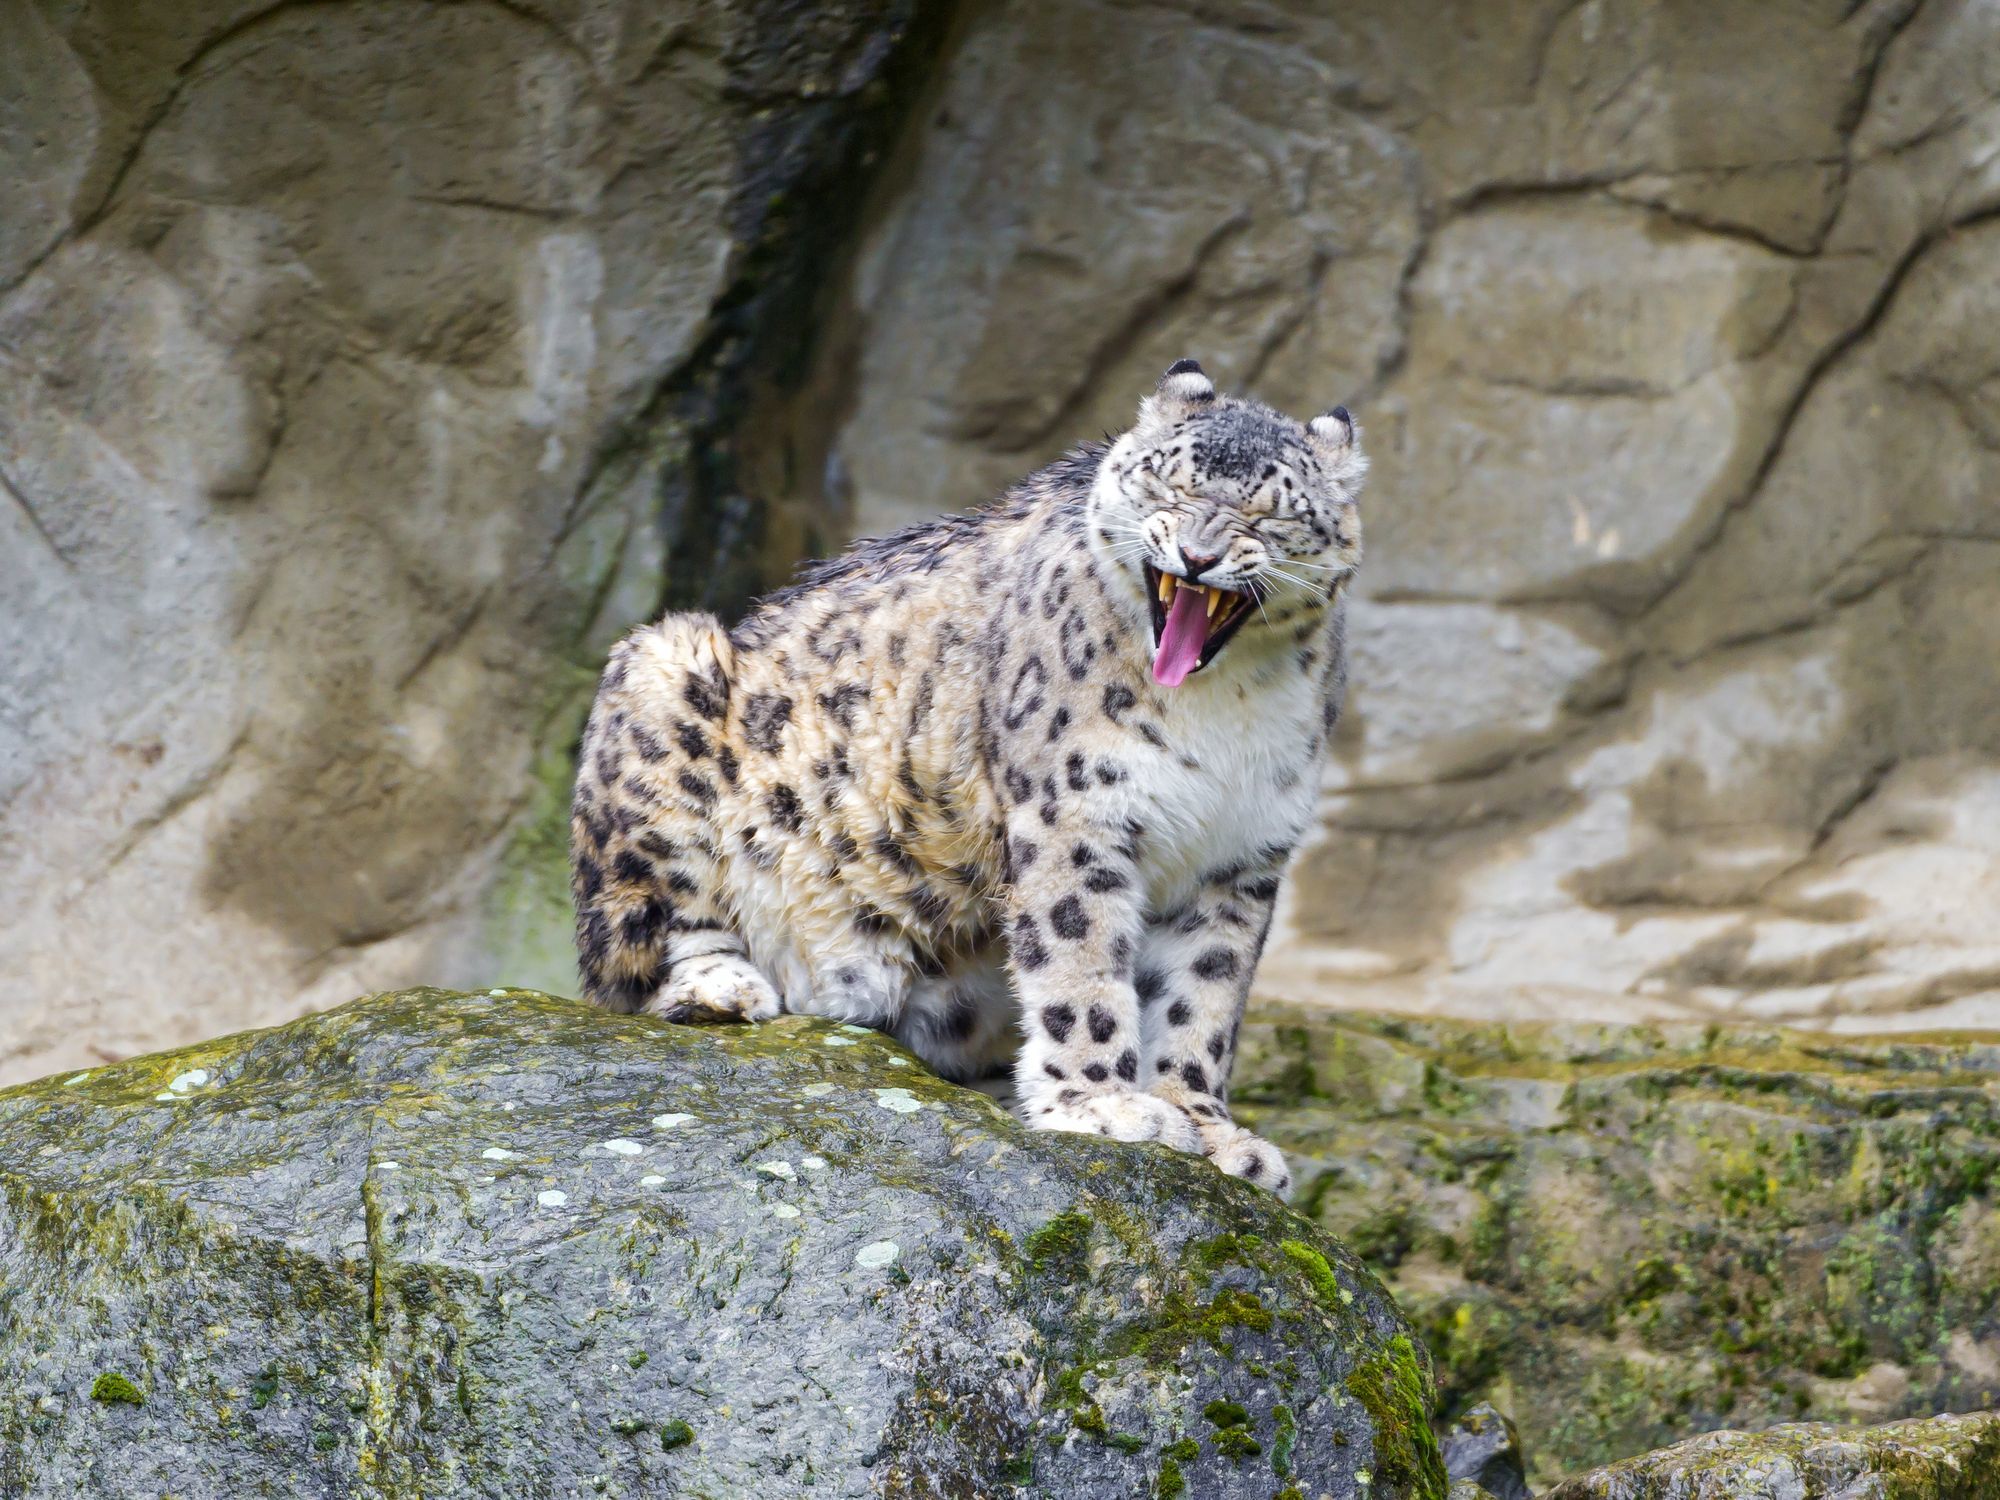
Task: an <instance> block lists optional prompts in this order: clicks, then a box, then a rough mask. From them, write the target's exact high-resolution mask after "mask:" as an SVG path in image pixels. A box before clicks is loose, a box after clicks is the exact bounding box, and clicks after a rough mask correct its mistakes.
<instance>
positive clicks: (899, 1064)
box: [889, 1057, 910, 1068]
mask: <svg viewBox="0 0 2000 1500" xmlns="http://www.w3.org/2000/svg"><path fill="white" fill-rule="evenodd" d="M909 1065H910V1060H909V1059H908V1058H907V1057H892V1058H890V1059H889V1066H890V1067H892V1068H907V1067H908V1066H909Z"/></svg>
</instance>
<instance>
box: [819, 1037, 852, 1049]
mask: <svg viewBox="0 0 2000 1500" xmlns="http://www.w3.org/2000/svg"><path fill="white" fill-rule="evenodd" d="M820 1045H821V1046H822V1047H858V1046H859V1045H860V1043H859V1042H857V1041H855V1040H854V1038H853V1037H851V1036H829V1037H822V1038H821V1039H820Z"/></svg>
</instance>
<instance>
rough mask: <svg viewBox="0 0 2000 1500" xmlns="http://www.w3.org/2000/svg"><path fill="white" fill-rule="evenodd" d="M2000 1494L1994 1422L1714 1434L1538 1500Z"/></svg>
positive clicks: (1975, 1498)
mask: <svg viewBox="0 0 2000 1500" xmlns="http://www.w3.org/2000/svg"><path fill="white" fill-rule="evenodd" d="M1994 1494H2000V1413H1996V1412H1979V1413H1974V1414H1972V1415H1970V1416H1942V1417H1933V1418H1930V1419H1928V1420H1924V1421H1914V1422H1892V1423H1885V1424H1883V1425H1881V1426H1877V1427H1865V1428H1861V1429H1859V1430H1855V1429H1853V1428H1841V1427H1829V1426H1825V1425H1822V1424H1816V1423H1796V1424H1787V1425H1785V1426H1782V1427H1774V1428H1771V1429H1769V1430H1768V1431H1765V1432H1754V1433H1745V1432H1710V1433H1704V1434H1703V1435H1702V1436H1700V1437H1698V1438H1691V1439H1689V1440H1688V1441H1687V1442H1685V1443H1678V1444H1676V1445H1675V1446H1674V1447H1672V1448H1668V1449H1666V1450H1665V1451H1664V1452H1660V1453H1649V1454H1647V1455H1646V1456H1645V1457H1643V1458H1635V1459H1631V1460H1628V1461H1627V1462H1625V1463H1619V1464H1612V1465H1611V1466H1610V1467H1608V1468H1604V1469H1599V1470H1597V1471H1595V1472H1593V1473H1590V1474H1583V1475H1579V1476H1578V1477H1577V1478H1575V1479H1571V1480H1569V1481H1567V1482H1565V1483H1563V1484H1559V1485H1557V1486H1556V1487H1555V1488H1554V1489H1552V1490H1550V1491H1549V1492H1548V1494H1547V1495H1546V1496H1545V1497H1544V1500H1862V1497H1866V1500H1983V1497H1985V1496H1988V1495H1994Z"/></svg>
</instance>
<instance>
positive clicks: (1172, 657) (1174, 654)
mask: <svg viewBox="0 0 2000 1500" xmlns="http://www.w3.org/2000/svg"><path fill="white" fill-rule="evenodd" d="M1207 641H1208V606H1207V604H1206V602H1205V601H1204V600H1203V598H1202V596H1201V594H1200V593H1199V592H1198V591H1197V590H1195V589H1184V588H1182V587H1181V586H1180V585H1178V584H1176V585H1175V586H1174V602H1173V604H1172V606H1171V607H1169V608H1168V610H1167V623H1166V624H1165V625H1164V626H1162V627H1161V628H1160V649H1159V650H1158V651H1156V652H1154V653H1153V681H1155V682H1157V683H1158V684H1159V685H1160V686H1161V687H1179V686H1180V685H1181V684H1182V683H1183V682H1185V681H1187V675H1188V673H1190V672H1192V671H1193V670H1194V669H1195V668H1196V667H1197V666H1199V665H1200V664H1201V648H1202V646H1203V645H1204V644H1206V643H1207Z"/></svg>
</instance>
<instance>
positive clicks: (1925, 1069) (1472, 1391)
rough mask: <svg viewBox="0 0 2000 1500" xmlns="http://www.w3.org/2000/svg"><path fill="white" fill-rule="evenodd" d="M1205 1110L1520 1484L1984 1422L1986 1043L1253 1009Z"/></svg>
mask: <svg viewBox="0 0 2000 1500" xmlns="http://www.w3.org/2000/svg"><path fill="white" fill-rule="evenodd" d="M1237 1098H1238V1101H1239V1111H1240V1113H1242V1114H1243V1116H1244V1117H1245V1119H1246V1120H1247V1121H1248V1122H1250V1123H1251V1124H1253V1125H1254V1127H1255V1128H1257V1129H1258V1130H1260V1131H1263V1132H1265V1133H1266V1134H1268V1135H1269V1136H1271V1138H1272V1139H1274V1140H1276V1141H1277V1142H1278V1143H1279V1144H1280V1145H1281V1146H1283V1147H1284V1148H1285V1149H1286V1150H1287V1152H1288V1153H1289V1154H1290V1155H1291V1157H1292V1160H1293V1167H1294V1171H1295V1173H1296V1176H1297V1179H1298V1183H1299V1187H1298V1190H1297V1193H1296V1194H1295V1198H1294V1203H1295V1206H1296V1207H1297V1208H1299V1209H1300V1210H1301V1211H1302V1212H1304V1213H1305V1214H1306V1215H1307V1216H1308V1217H1310V1218H1312V1219H1314V1220H1315V1221H1316V1222H1317V1223H1318V1224H1319V1225H1320V1226H1321V1227H1322V1228H1324V1229H1326V1230H1327V1231H1328V1232H1330V1233H1332V1234H1335V1235H1337V1236H1339V1237H1340V1238H1341V1240H1342V1241H1343V1242H1344V1243H1346V1244H1348V1245H1349V1246H1351V1247H1352V1248H1353V1249H1354V1250H1355V1252H1356V1253H1357V1254H1359V1255H1360V1256H1361V1257H1362V1258H1363V1259H1364V1260H1365V1261H1366V1262H1368V1263H1369V1264H1370V1265H1371V1266H1372V1268H1373V1269H1375V1270H1376V1271H1378V1272H1380V1273H1381V1274H1382V1275H1383V1276H1384V1278H1385V1279H1386V1280H1387V1281H1388V1282H1389V1285H1390V1287H1391V1288H1392V1290H1394V1291H1395V1293H1396V1295H1397V1296H1398V1298H1399V1299H1400V1300H1401V1301H1402V1303H1403V1305H1404V1306H1405V1307H1406V1308H1408V1309H1409V1310H1410V1312H1411V1313H1412V1315H1413V1316H1414V1317H1416V1318H1417V1319H1418V1322H1419V1325H1420V1326H1421V1327H1422V1329H1423V1331H1424V1333H1425V1335H1426V1337H1427V1338H1428V1340H1429V1345H1430V1349H1431V1352H1432V1354H1433V1356H1434V1357H1435V1359H1436V1360H1437V1373H1438V1383H1439V1397H1440V1406H1441V1409H1442V1415H1443V1416H1444V1417H1445V1418H1446V1419H1447V1420H1449V1419H1450V1418H1452V1417H1454V1416H1456V1415H1458V1414H1459V1413H1460V1412H1461V1411H1463V1410H1465V1409H1466V1408H1468V1407H1470V1406H1472V1405H1473V1404H1475V1403H1477V1402H1479V1401H1481V1400H1484V1399H1488V1398H1490V1399H1491V1400H1492V1401H1493V1402H1494V1403H1495V1404H1496V1405H1497V1406H1498V1407H1499V1408H1500V1409H1501V1410H1503V1411H1505V1412H1507V1413H1508V1414H1509V1415H1510V1416H1512V1417H1513V1418H1514V1419H1515V1420H1516V1421H1517V1422H1518V1423H1519V1424H1520V1428H1521V1432H1522V1436H1523V1438H1524V1440H1525V1444H1526V1448H1527V1453H1528V1457H1529V1460H1530V1464H1531V1474H1530V1477H1531V1478H1533V1479H1534V1480H1535V1482H1536V1483H1537V1484H1546V1483H1547V1482H1549V1481H1550V1480H1552V1479H1554V1478H1556V1477H1558V1476H1560V1475H1562V1474H1565V1473H1575V1472H1577V1471H1579V1470H1583V1469H1586V1468H1589V1467H1591V1466H1592V1465H1596V1464H1602V1463H1608V1462H1610V1461H1612V1460H1615V1459H1619V1458H1623V1457H1625V1456H1627V1455H1630V1454H1633V1453H1641V1452H1644V1451H1646V1450H1648V1449H1652V1448H1658V1447H1661V1446H1663V1445H1665V1444H1668V1443H1671V1442H1674V1441H1677V1440H1679V1439H1682V1438H1686V1437H1688V1436H1690V1435H1691V1434H1694V1433H1698V1432H1703V1431H1706V1430H1709V1429H1714V1428H1722V1427H1739V1428H1763V1427H1768V1426H1771V1425H1772V1424H1774V1423H1780V1422H1789V1421H1794V1420H1801V1419H1810V1420H1826V1421H1836V1422H1847V1423H1866V1422H1876V1421H1883V1420H1889V1419H1895V1418H1902V1417H1914V1416H1928V1415H1931V1414H1933V1413H1935V1412H1939V1411H1961V1412H1962V1411H1975V1410H1981V1409H1984V1408H1988V1407H1993V1406H1996V1405H2000V1201H1996V1195H1995V1172H1996V1169H2000V1038H1994V1037H1981V1036H1974V1035H1965V1036H1949V1035H1928V1036H1892V1037H1854V1036H1827V1035H1815V1034H1810V1033H1802V1032H1787V1031H1783V1030H1775V1029H1762V1030H1760V1029H1744V1030H1728V1031H1724V1030H1721V1029H1719V1028H1704V1027H1699V1026H1689V1027H1617V1026H1594V1025H1593V1026H1581V1025H1479V1024H1475V1023H1455V1022H1443V1021H1431V1020H1408V1019H1395V1018H1386V1017H1366V1016H1354V1017H1329V1016H1327V1015H1326V1013H1325V1012H1319V1013H1317V1014H1313V1013H1308V1012H1305V1011H1289V1010H1282V1009H1270V1010H1265V1011H1263V1012H1262V1013H1261V1015H1259V1016H1257V1017H1255V1018H1253V1020H1252V1021H1251V1022H1250V1023H1249V1024H1247V1025H1246V1027H1245V1029H1244V1056H1243V1059H1242V1061H1241V1063H1240V1064H1239V1067H1238V1073H1237Z"/></svg>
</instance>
